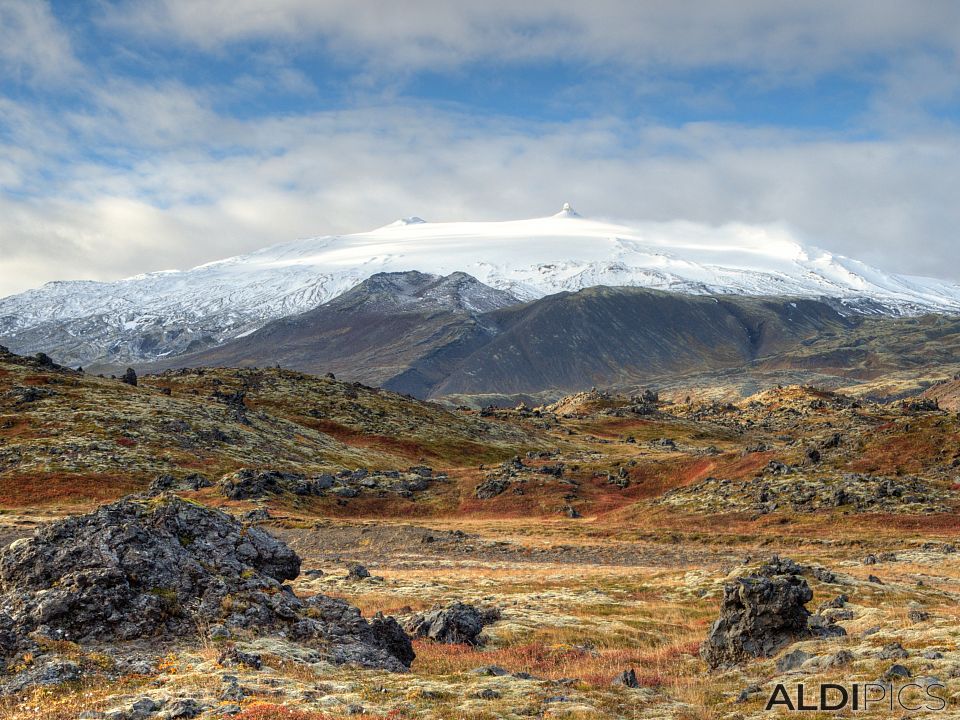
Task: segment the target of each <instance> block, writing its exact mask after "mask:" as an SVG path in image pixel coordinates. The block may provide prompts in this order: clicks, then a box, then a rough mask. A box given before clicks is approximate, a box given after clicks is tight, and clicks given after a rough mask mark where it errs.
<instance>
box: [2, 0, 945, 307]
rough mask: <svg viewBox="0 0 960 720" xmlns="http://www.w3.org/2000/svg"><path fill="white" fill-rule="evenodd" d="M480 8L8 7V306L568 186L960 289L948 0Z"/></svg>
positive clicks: (474, 214) (547, 202)
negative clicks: (76, 287)
mask: <svg viewBox="0 0 960 720" xmlns="http://www.w3.org/2000/svg"><path fill="white" fill-rule="evenodd" d="M474 5H477V7H467V4H463V3H426V2H421V3H410V4H408V3H403V4H399V3H378V2H370V3H353V2H324V3H313V2H298V1H295V0H286V1H285V2H277V3H271V4H270V10H269V12H268V11H266V10H265V9H264V8H265V7H266V6H265V5H264V4H263V3H259V2H252V1H251V2H246V1H245V0H244V1H241V0H233V1H232V2H230V3H218V2H208V3H189V2H177V1H175V0H167V1H166V2H148V3H117V4H104V5H100V6H97V7H98V8H99V9H98V10H97V11H96V12H95V13H89V12H88V13H86V14H83V15H82V17H81V16H79V15H78V14H77V11H76V10H71V9H70V8H71V7H72V6H70V5H69V4H68V5H67V9H66V10H65V9H64V8H63V7H61V6H57V5H45V4H42V3H37V2H20V1H19V0H0V48H2V49H0V65H2V68H3V70H4V73H5V77H6V78H7V81H6V82H5V83H4V84H3V85H2V90H3V92H2V94H0V258H2V260H0V295H3V294H8V293H12V292H17V291H20V290H23V289H26V288H28V287H33V286H36V285H38V284H40V283H42V282H45V281H48V280H53V279H67V278H70V279H75V278H90V279H111V278H117V277H123V276H126V275H131V274H135V273H139V272H145V271H152V270H159V269H167V268H171V267H187V266H191V265H195V264H198V263H201V262H206V261H209V260H213V259H217V258H221V257H224V256H227V255H231V254H236V253H240V252H245V251H249V250H252V249H255V248H257V247H260V246H263V245H266V244H270V243H273V242H281V241H285V240H289V239H292V238H295V237H304V236H310V235H317V234H326V233H330V232H350V231H360V230H365V229H369V228H371V227H375V226H378V225H382V224H386V223H387V222H390V221H392V220H394V219H396V218H397V217H401V216H407V215H413V214H416V215H420V216H422V217H426V218H428V219H435V220H454V219H502V218H515V217H527V216H532V215H539V214H543V215H546V214H550V213H552V212H555V211H556V209H557V208H558V207H559V205H560V204H561V203H562V202H563V201H570V202H572V203H573V204H574V205H575V206H576V207H577V208H578V209H579V210H580V211H581V212H582V213H585V214H588V215H595V216H599V217H609V218H621V219H654V220H670V219H687V220H694V221H700V222H707V223H718V224H719V223H724V222H728V221H741V222H786V223H788V224H789V225H791V226H792V227H794V228H795V229H796V230H797V231H798V232H799V233H801V234H802V235H803V236H804V237H805V238H806V239H807V240H808V241H809V242H811V243H812V244H815V245H820V246H824V247H827V248H829V249H831V250H834V251H837V252H840V253H844V254H847V255H851V256H854V257H858V258H860V259H863V260H865V261H867V262H870V263H872V264H875V265H878V266H881V267H884V268H887V269H891V270H894V271H899V272H906V273H913V274H928V275H934V276H940V277H947V278H950V279H954V280H958V281H960V271H957V270H956V269H954V266H955V264H954V263H950V262H949V260H950V259H952V257H953V256H954V255H955V252H956V247H957V235H956V230H955V228H957V227H960V207H957V204H956V203H955V202H954V200H953V198H954V197H955V195H956V190H957V188H958V187H960V166H958V164H957V163H956V162H955V159H956V158H957V157H958V150H960V133H958V130H957V125H956V113H955V109H956V103H957V92H958V80H957V78H958V77H960V73H957V72H956V70H957V56H958V47H957V46H958V45H960V39H958V36H957V34H956V33H955V32H954V31H953V28H955V27H956V23H955V22H954V21H955V20H960V17H957V16H958V14H960V8H957V6H956V5H955V4H953V3H937V2H920V3H893V2H871V3H859V2H850V3H841V4H839V5H838V4H833V3H829V4H828V3H819V2H810V3H803V4H800V6H799V7H797V4H795V3H789V4H786V3H771V2H757V3H750V2H743V3H735V4H726V3H671V4H667V3H619V2H600V3H596V4H591V6H590V9H589V11H588V10H587V9H582V8H576V7H567V5H570V4H562V5H561V4H558V3H546V2H530V3H500V2H490V3H483V4H474ZM71 13H72V14H71ZM571 67H574V68H575V72H572V73H571V71H570V68H571ZM521 76H522V77H521ZM531 76H532V77H534V78H538V79H539V78H542V79H543V83H542V84H543V88H544V89H543V93H542V96H540V95H536V94H534V97H533V98H532V101H534V102H532V104H531V106H530V107H533V108H534V110H533V111H524V112H516V111H514V109H513V107H511V106H510V104H504V102H503V101H502V96H503V94H504V93H505V92H506V91H505V90H503V88H509V86H510V84H511V83H513V82H519V81H520V80H523V82H527V80H526V78H529V77H531ZM490 78H492V79H490ZM518 78H520V80H518ZM594 81H595V82H594ZM535 84H536V83H535ZM458 85H459V86H461V87H467V88H469V89H470V90H471V92H472V91H474V90H476V91H477V96H478V98H479V99H478V100H476V101H473V100H472V98H470V97H465V96H464V93H462V92H460V91H458V90H457V89H456V86H458ZM522 87H523V89H524V91H525V92H526V94H528V95H529V94H530V93H529V92H527V90H528V88H529V85H526V84H524V85H523V86H522ZM484 98H487V99H484ZM611 98H612V99H611ZM806 98H810V99H812V100H817V99H818V98H827V99H829V100H830V101H831V102H836V103H838V105H839V106H842V107H841V108H840V109H839V110H838V109H837V108H835V107H831V106H829V103H825V104H824V106H823V107H819V106H817V107H814V108H812V109H811V110H810V115H809V116H808V117H807V119H806V120H805V121H804V122H791V121H790V119H789V117H787V118H785V117H784V115H785V114H786V115H789V112H786V113H785V112H784V111H783V110H782V108H783V107H784V106H786V107H788V108H790V109H791V110H790V111H791V112H792V109H793V108H794V106H797V107H798V108H800V109H799V110H798V112H801V111H803V109H802V107H800V106H801V105H803V104H804V103H803V102H801V101H802V100H804V99H806ZM850 98H853V99H852V100H851V99H850ZM678 99H679V100H682V103H680V104H679V105H676V103H677V100H678ZM744 99H746V101H747V103H748V104H749V105H750V107H749V108H748V109H739V108H738V105H739V104H740V103H741V101H743V100H744ZM607 100H609V102H608V101H607ZM668 104H670V105H671V107H682V112H680V113H679V114H678V113H677V112H676V111H671V113H661V112H658V110H657V108H658V107H661V106H666V105H668ZM558 108H560V110H559V111H558ZM717 108H719V110H718V109H717ZM778 108H780V109H778ZM771 114H772V115H771ZM768 115H771V117H772V118H773V119H771V117H768Z"/></svg>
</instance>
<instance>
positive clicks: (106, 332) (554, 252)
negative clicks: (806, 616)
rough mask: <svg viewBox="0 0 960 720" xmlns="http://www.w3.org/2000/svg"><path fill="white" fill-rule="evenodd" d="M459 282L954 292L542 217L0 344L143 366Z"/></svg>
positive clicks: (737, 234)
mask: <svg viewBox="0 0 960 720" xmlns="http://www.w3.org/2000/svg"><path fill="white" fill-rule="evenodd" d="M414 270H415V271H420V272H424V273H430V274H435V275H449V274H451V273H454V272H458V271H459V272H466V273H469V274H470V275H472V276H474V277H476V278H477V279H478V280H480V281H481V282H482V283H484V284H486V285H489V286H491V287H494V288H497V289H500V290H505V291H508V292H510V293H512V294H513V295H515V296H517V297H519V298H521V299H524V300H530V299H535V298H538V297H543V296H545V295H548V294H552V293H557V292H561V291H564V290H579V289H582V288H586V287H593V286H598V285H607V286H633V287H647V288H655V289H661V290H672V291H676V292H683V293H691V294H737V295H780V296H786V295H790V296H807V297H824V296H826V297H836V298H841V299H842V300H843V301H844V302H845V303H847V304H850V305H852V306H856V307H858V308H860V309H863V310H870V311H876V312H882V313H890V314H901V313H907V314H909V313H917V312H925V311H934V312H960V287H958V286H956V285H952V284H950V283H947V282H944V281H938V280H931V279H923V278H909V277H904V276H898V275H893V274H889V273H884V272H882V271H880V270H877V269H875V268H871V267H869V266H867V265H864V264H863V263H860V262H857V261H855V260H851V259H848V258H844V257H841V256H838V255H833V254H831V253H829V252H827V251H824V250H819V249H817V248H813V247H810V246H807V245H806V244H804V243H803V242H802V241H800V240H799V239H797V238H796V237H795V236H794V235H793V234H791V233H790V232H789V231H788V230H786V229H785V228H782V227H777V226H770V227H757V226H746V225H725V226H721V227H709V226H704V225H697V224H693V223H687V222H668V223H653V222H644V223H630V224H627V225H624V224H615V223H610V222H604V221H598V220H592V219H587V218H582V217H580V216H578V215H577V214H576V213H574V212H573V211H572V210H569V209H566V210H565V211H563V212H561V213H559V214H558V215H556V216H552V217H546V218H538V219H533V220H519V221H508V222H451V223H426V222H423V221H422V220H419V219H417V218H409V219H406V220H402V221H398V222H396V223H393V224H391V225H388V226H386V227H383V228H379V229H377V230H373V231H371V232H366V233H358V234H355V235H339V236H325V237H318V238H310V239H305V240H297V241H295V242H290V243H285V244H281V245H275V246H273V247H269V248H265V249H263V250H259V251H257V252H254V253H251V254H249V255H242V256H238V257H233V258H229V259H226V260H221V261H219V262H213V263H209V264H207V265H201V266H199V267H196V268H193V269H192V270H186V271H168V272H158V273H150V274H147V275H139V276H136V277H133V278H129V279H126V280H120V281H117V282H109V283H100V282H56V283H49V284H47V285H45V286H43V287H42V288H39V289H37V290H30V291H27V292H25V293H22V294H20V295H16V296H12V297H9V298H5V299H3V300H0V339H3V340H4V341H5V342H6V343H7V344H8V345H10V346H11V347H12V348H14V349H15V350H18V351H20V352H34V351H37V350H45V351H47V352H50V353H51V354H53V356H54V357H55V358H56V359H57V360H59V361H61V362H64V363H68V364H78V363H79V364H84V365H87V364H90V363H92V362H101V363H117V364H119V363H127V362H142V361H151V360H155V359H157V358H159V357H168V356H173V355H178V354H182V353H185V352H191V351H195V350H200V349H203V348H207V347H212V346H215V345H218V344H221V343H222V342H224V341H226V340H229V339H232V338H235V337H239V336H242V335H244V334H246V333H249V332H252V331H253V330H256V329H258V328H260V327H262V326H263V325H265V324H266V323H267V322H269V321H270V320H273V319H277V318H280V317H284V316H287V315H291V314H294V313H298V312H303V311H305V310H308V309H311V308H314V307H316V306H317V305H320V304H321V303H324V302H327V301H329V300H331V299H333V298H335V297H337V296H339V295H341V294H343V293H344V292H346V291H347V290H348V289H350V288H351V287H353V286H355V285H357V284H358V283H359V282H361V281H362V280H364V279H366V278H368V277H370V276H372V275H375V274H377V273H380V272H406V271H414Z"/></svg>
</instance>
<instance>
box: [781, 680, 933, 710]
mask: <svg viewBox="0 0 960 720" xmlns="http://www.w3.org/2000/svg"><path fill="white" fill-rule="evenodd" d="M946 690H947V688H946V686H945V685H943V684H942V683H938V682H932V683H925V684H920V683H915V682H909V683H903V684H902V685H897V684H893V683H853V684H850V685H840V684H837V683H823V684H821V685H816V686H807V685H804V683H797V684H796V685H795V686H793V687H792V689H789V688H788V686H787V685H784V684H783V683H777V684H776V686H774V688H773V692H772V693H771V694H770V699H769V700H767V706H766V709H767V710H777V709H779V710H787V711H791V710H792V711H800V712H804V711H810V712H813V711H816V712H824V711H827V712H833V711H840V710H844V711H860V710H882V709H888V710H891V711H894V710H907V711H911V712H913V711H917V710H927V711H931V712H938V711H940V710H944V709H946V707H947V700H946Z"/></svg>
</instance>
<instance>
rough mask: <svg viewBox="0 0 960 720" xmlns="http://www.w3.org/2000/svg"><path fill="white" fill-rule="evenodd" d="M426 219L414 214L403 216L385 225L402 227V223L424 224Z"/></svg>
mask: <svg viewBox="0 0 960 720" xmlns="http://www.w3.org/2000/svg"><path fill="white" fill-rule="evenodd" d="M426 222H427V221H426V220H424V219H423V218H421V217H417V216H416V215H411V216H409V217H403V218H400V219H399V220H394V221H393V222H392V223H390V224H389V225H387V227H403V226H404V225H425V224H426Z"/></svg>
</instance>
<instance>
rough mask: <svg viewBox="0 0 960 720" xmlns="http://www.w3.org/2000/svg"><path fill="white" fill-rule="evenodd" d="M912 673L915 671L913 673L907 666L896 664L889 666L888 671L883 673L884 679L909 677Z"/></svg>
mask: <svg viewBox="0 0 960 720" xmlns="http://www.w3.org/2000/svg"><path fill="white" fill-rule="evenodd" d="M912 675H913V673H911V672H910V670H909V669H908V668H907V667H906V666H904V665H896V664H895V665H891V666H890V667H889V668H887V671H886V672H885V673H883V679H884V680H888V681H889V680H894V679H897V678H908V677H911V676H912Z"/></svg>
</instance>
